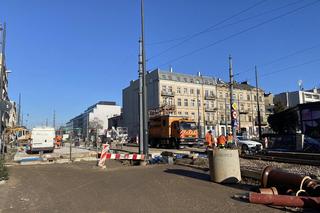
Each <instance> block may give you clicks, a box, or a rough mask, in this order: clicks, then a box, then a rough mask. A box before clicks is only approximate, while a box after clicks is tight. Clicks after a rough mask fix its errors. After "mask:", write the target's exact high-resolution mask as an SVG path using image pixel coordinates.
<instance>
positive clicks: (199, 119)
mask: <svg viewBox="0 0 320 213" xmlns="http://www.w3.org/2000/svg"><path fill="white" fill-rule="evenodd" d="M199 93H200V90H198V89H197V105H198V138H200V137H201V135H200V133H201V125H200V122H201V118H200V97H199V95H200V94H199Z"/></svg>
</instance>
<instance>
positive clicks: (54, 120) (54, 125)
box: [52, 110, 56, 130]
mask: <svg viewBox="0 0 320 213" xmlns="http://www.w3.org/2000/svg"><path fill="white" fill-rule="evenodd" d="M52 123H53V128H54V130H56V110H53V122H52Z"/></svg>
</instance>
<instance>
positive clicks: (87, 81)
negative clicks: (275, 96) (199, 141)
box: [0, 0, 320, 125]
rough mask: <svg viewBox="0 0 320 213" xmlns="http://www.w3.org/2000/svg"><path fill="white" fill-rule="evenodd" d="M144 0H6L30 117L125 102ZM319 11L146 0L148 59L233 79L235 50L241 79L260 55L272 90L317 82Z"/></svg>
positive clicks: (14, 82)
mask: <svg viewBox="0 0 320 213" xmlns="http://www.w3.org/2000/svg"><path fill="white" fill-rule="evenodd" d="M139 9H140V1H139V0H67V1H66V0H54V1H52V0H51V1H50V0H0V22H3V21H5V22H6V23H7V49H6V56H7V65H8V68H9V69H10V70H12V73H11V74H10V77H9V84H10V85H9V95H10V97H11V99H13V100H15V101H17V100H18V94H19V92H21V94H22V107H23V113H24V120H26V119H28V124H32V125H40V124H43V123H45V120H46V118H48V119H49V123H51V122H52V117H53V116H52V114H53V110H54V109H55V110H56V114H57V123H58V124H61V123H64V122H66V121H68V120H69V119H70V118H72V117H73V116H76V115H78V114H80V113H81V112H83V111H84V110H85V109H86V108H87V107H88V106H90V105H92V104H94V103H95V102H97V101H98V100H110V101H116V102H117V103H118V104H119V105H121V104H122V89H123V88H125V87H126V86H128V85H129V82H130V80H132V79H136V78H137V76H138V73H137V69H138V64H137V63H138V61H137V60H138V39H139V36H140V11H139ZM319 11H320V1H319V0H282V1H279V0H264V1H261V0H242V1H236V0H224V1H218V0H161V1H156V0H145V31H146V34H145V40H146V54H147V58H148V59H149V60H148V63H147V68H148V69H153V68H157V67H159V68H161V69H168V68H169V66H170V65H171V66H172V67H173V70H174V71H176V72H183V73H190V74H196V73H197V72H201V73H202V74H203V75H207V76H215V77H220V78H222V79H225V80H227V78H228V55H229V54H231V55H232V57H233V64H234V72H235V73H240V74H239V75H237V76H236V80H238V81H242V80H246V79H248V80H249V82H250V83H254V65H255V64H256V65H257V66H258V70H259V74H260V78H259V79H260V85H261V87H262V88H263V89H265V91H266V92H269V91H270V92H273V93H279V92H282V91H292V90H297V88H298V85H297V81H298V80H302V81H303V84H304V87H305V88H306V89H309V88H312V87H314V86H318V87H320V80H319V79H320V70H319V65H320V40H319V38H320V27H319V26H320V13H319ZM209 27H211V28H209ZM208 28H209V29H208ZM190 36H191V37H190ZM168 41H170V42H168ZM175 45H176V47H175V48H171V47H172V46H175ZM167 49H169V50H168V51H166V50H167ZM163 52H164V53H163ZM159 53H163V54H160V55H159ZM153 56H156V57H153ZM181 56H185V57H181ZM269 73H272V74H269ZM268 74H269V75H268ZM26 114H29V116H28V117H27V116H26ZM24 122H26V121H24Z"/></svg>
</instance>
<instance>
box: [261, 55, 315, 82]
mask: <svg viewBox="0 0 320 213" xmlns="http://www.w3.org/2000/svg"><path fill="white" fill-rule="evenodd" d="M317 62H320V58H317V59H313V60H310V61H306V62H304V63H302V64H297V65H292V66H289V67H285V68H283V69H279V70H275V71H272V72H268V73H265V74H262V75H260V76H261V78H262V77H266V76H269V75H273V74H276V73H279V72H283V71H286V70H290V69H295V68H298V67H301V66H304V65H308V64H314V63H317Z"/></svg>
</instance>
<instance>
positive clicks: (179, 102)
mask: <svg viewBox="0 0 320 213" xmlns="http://www.w3.org/2000/svg"><path fill="white" fill-rule="evenodd" d="M178 106H181V98H178Z"/></svg>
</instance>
